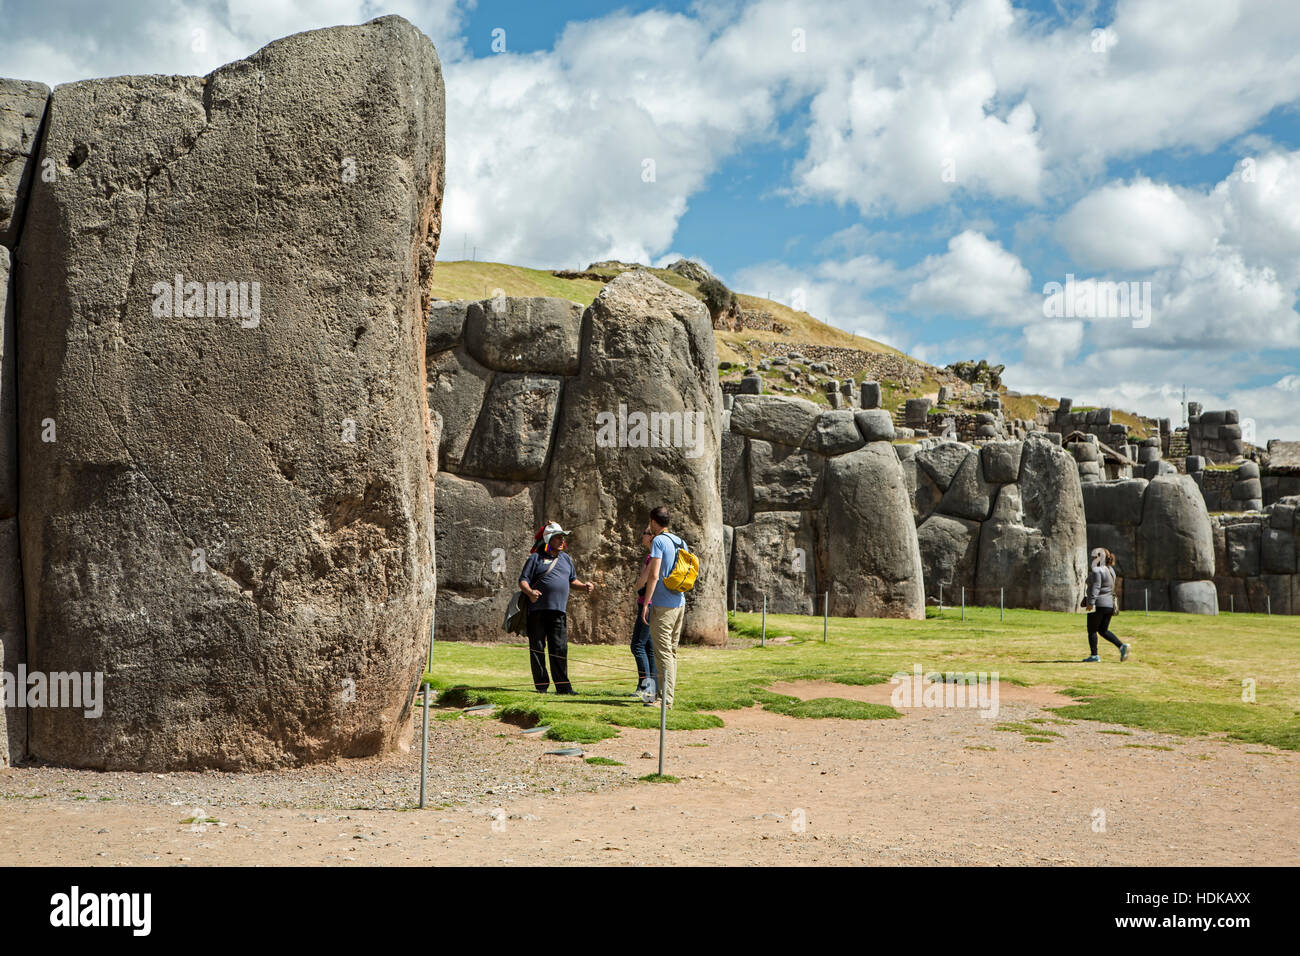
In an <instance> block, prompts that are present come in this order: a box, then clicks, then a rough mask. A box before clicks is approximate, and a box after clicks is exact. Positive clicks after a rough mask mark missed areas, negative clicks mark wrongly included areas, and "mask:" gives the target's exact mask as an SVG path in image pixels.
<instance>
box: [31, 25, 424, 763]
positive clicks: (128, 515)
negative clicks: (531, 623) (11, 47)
mask: <svg viewBox="0 0 1300 956" xmlns="http://www.w3.org/2000/svg"><path fill="white" fill-rule="evenodd" d="M443 113H444V98H443V87H442V79H441V74H440V69H439V64H438V59H437V55H436V54H435V52H434V49H433V45H432V44H431V43H430V42H429V40H428V39H427V38H426V37H424V36H423V35H422V34H421V33H420V32H419V31H418V30H416V29H415V28H414V27H413V26H411V24H409V23H407V22H406V21H405V20H402V19H401V18H398V17H385V18H382V19H379V20H374V21H372V22H370V23H367V24H365V25H362V26H356V27H339V28H334V29H328V30H319V31H314V32H311V33H303V34H298V35H295V36H291V37H288V38H286V39H283V40H279V41H277V42H275V43H272V44H270V45H269V46H267V47H265V48H263V49H262V50H260V51H258V52H257V53H255V54H253V55H252V56H250V57H248V58H247V59H245V60H240V61H239V62H236V63H231V64H229V65H227V66H224V67H222V68H220V69H218V70H216V71H215V72H213V73H211V74H209V75H208V76H207V77H201V78H200V77H169V76H138V77H116V78H112V79H104V80H90V81H86V82H81V83H72V84H68V85H65V86H60V87H59V88H58V89H57V90H56V91H55V92H54V94H53V95H52V99H51V103H50V108H49V118H48V120H47V129H46V132H45V136H44V143H43V147H42V151H41V156H42V159H43V160H44V159H48V160H50V161H51V162H52V166H53V169H54V171H55V175H54V177H53V181H51V182H46V181H45V180H44V179H43V178H38V179H36V180H35V181H34V183H33V187H32V195H31V199H30V202H29V204H28V210H27V216H26V221H25V223H24V226H23V236H22V243H21V245H20V253H19V262H20V271H19V283H18V288H19V303H20V315H19V323H18V346H19V356H20V377H19V380H20V390H21V396H20V401H19V420H20V431H19V436H20V437H19V441H20V443H21V449H22V455H21V468H22V484H21V499H20V502H19V510H20V522H21V531H22V551H23V569H24V582H25V588H26V597H27V633H28V645H29V649H30V659H29V661H28V666H29V667H31V668H34V669H39V670H42V671H46V672H53V671H72V672H101V673H103V675H104V711H103V716H102V717H100V718H99V719H97V720H94V719H85V718H84V717H83V716H82V713H81V712H80V711H76V710H72V709H68V708H59V709H55V708H45V709H42V710H35V711H32V712H31V713H30V714H29V719H30V724H31V726H30V731H29V736H30V742H31V751H32V754H33V755H34V756H35V757H38V758H41V759H44V760H50V761H55V762H59V763H67V764H73V765H77V766H87V767H99V768H110V769H111V768H123V769H160V770H165V769H181V768H227V769H245V768H254V767H263V766H274V765H282V764H292V763H298V762H305V761H311V760H319V759H324V758H328V757H331V756H336V755H363V754H372V753H376V752H378V751H381V750H384V749H387V748H391V747H393V746H394V745H398V744H400V743H402V742H404V741H405V739H406V733H405V732H406V731H407V730H408V729H409V721H410V715H411V701H412V698H413V694H414V691H415V688H416V685H417V683H418V679H419V674H420V672H421V668H422V666H423V663H424V660H423V658H424V648H425V647H426V641H427V633H428V624H429V617H430V614H431V611H432V605H433V599H434V568H433V528H432V521H433V516H432V507H431V501H430V476H429V458H430V450H429V442H430V440H431V439H430V435H429V427H430V426H429V417H428V411H427V407H426V404H425V400H424V381H425V369H424V361H423V359H424V337H425V323H424V314H425V309H426V308H427V301H426V297H427V292H426V290H427V288H428V283H429V281H430V279H431V275H432V266H433V257H434V254H435V252H436V250H437V245H438V237H439V232H440V207H441V198H442V191H443ZM226 283H229V285H224V284H226ZM178 286H179V288H178Z"/></svg>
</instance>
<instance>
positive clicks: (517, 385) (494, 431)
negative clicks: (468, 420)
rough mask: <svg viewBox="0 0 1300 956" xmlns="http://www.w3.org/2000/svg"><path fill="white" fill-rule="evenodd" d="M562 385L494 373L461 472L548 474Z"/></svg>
mask: <svg viewBox="0 0 1300 956" xmlns="http://www.w3.org/2000/svg"><path fill="white" fill-rule="evenodd" d="M560 387H561V380H560V379H558V378H552V377H551V376H548V375H510V374H498V375H496V376H495V377H494V378H493V379H492V386H491V388H490V389H489V390H488V393H487V397H486V398H485V399H484V401H483V409H482V411H480V412H479V416H478V424H477V425H475V426H474V431H473V434H471V436H470V439H469V443H468V444H467V445H466V446H465V454H464V457H463V458H462V459H461V462H460V472H459V473H460V474H462V475H469V476H476V477H480V478H497V479H505V480H510V481H539V480H541V479H543V478H545V477H546V460H547V456H548V455H549V454H550V451H551V436H552V435H553V434H554V433H555V420H556V414H557V412H558V410H559V406H560Z"/></svg>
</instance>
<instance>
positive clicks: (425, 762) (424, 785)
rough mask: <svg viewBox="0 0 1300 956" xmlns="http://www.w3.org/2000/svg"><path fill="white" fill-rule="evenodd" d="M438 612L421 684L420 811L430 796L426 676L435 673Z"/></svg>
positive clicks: (431, 622) (431, 628) (431, 621)
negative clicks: (422, 690)
mask: <svg viewBox="0 0 1300 956" xmlns="http://www.w3.org/2000/svg"><path fill="white" fill-rule="evenodd" d="M437 620H438V612H437V610H436V609H435V610H434V611H433V612H431V613H430V615H429V656H428V657H427V658H425V662H424V674H421V675H420V683H421V684H422V685H423V688H424V734H423V736H422V737H421V739H420V809H421V810H423V809H424V808H425V807H426V806H427V805H428V794H429V704H430V701H429V689H430V688H429V682H428V680H427V679H426V677H425V675H427V674H430V673H432V671H433V633H434V628H435V626H436V625H437Z"/></svg>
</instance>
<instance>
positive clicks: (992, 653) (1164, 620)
mask: <svg viewBox="0 0 1300 956" xmlns="http://www.w3.org/2000/svg"><path fill="white" fill-rule="evenodd" d="M931 613H932V614H934V613H935V612H934V611H933V610H932V611H931ZM966 616H967V620H966V621H965V622H962V621H961V620H960V611H958V610H952V609H946V610H945V611H944V612H943V614H942V616H940V617H931V618H929V619H927V620H924V621H893V620H880V619H867V618H832V619H831V621H830V628H829V642H828V643H826V644H823V643H822V640H821V638H822V622H821V618H813V617H798V616H792V615H769V616H768V619H767V625H768V630H767V634H768V637H769V638H772V637H779V636H785V635H790V636H793V637H794V638H795V640H794V641H792V642H789V643H781V644H768V645H767V646H766V647H760V646H759V645H758V641H757V640H756V638H757V635H758V623H759V616H758V615H755V614H739V615H735V619H734V622H733V633H732V638H733V640H732V646H731V647H728V648H726V649H722V648H705V647H684V648H682V650H681V653H680V657H679V664H678V680H679V685H678V692H677V701H676V707H675V708H674V710H673V711H671V712H670V713H669V715H668V726H669V728H670V729H673V730H693V729H701V728H705V727H718V726H721V725H722V722H723V721H722V719H721V718H719V717H718V716H717V715H716V714H714V713H709V712H710V711H724V712H725V711H727V710H732V709H735V708H740V707H749V706H752V705H754V704H761V705H763V706H764V707H765V708H767V709H769V710H772V711H775V712H778V713H784V714H790V715H792V716H796V717H807V718H818V717H840V718H851V719H876V718H888V717H896V716H898V714H897V713H896V712H895V711H894V710H893V709H892V708H889V707H881V706H877V705H871V704H865V703H862V702H859V701H851V700H843V699H840V698H834V697H831V698H823V699H819V700H810V701H799V700H798V699H796V698H793V697H787V696H782V695H779V694H773V693H771V692H770V691H768V690H767V689H766V688H767V687H768V686H770V685H771V684H772V683H773V682H776V681H788V680H803V679H818V680H829V681H836V682H839V683H844V684H874V683H880V682H883V681H887V680H888V679H889V677H890V675H891V674H893V673H894V672H896V671H905V672H909V673H910V672H911V670H912V667H913V665H914V664H920V665H921V666H922V667H923V668H924V669H925V671H926V672H927V673H929V672H931V671H962V672H968V671H976V672H978V671H986V672H992V671H997V672H998V674H999V676H1000V679H1001V680H1002V681H1004V682H1009V683H1012V684H1021V685H1036V684H1041V685H1047V686H1054V687H1061V688H1064V689H1065V693H1067V694H1068V695H1070V696H1071V697H1075V698H1077V699H1078V701H1079V703H1078V704H1075V705H1072V706H1068V707H1062V708H1058V710H1057V714H1058V716H1059V717H1061V718H1068V719H1070V720H1097V721H1105V722H1107V723H1114V724H1120V725H1123V726H1129V727H1141V728H1145V729H1148V730H1154V731H1160V732H1167V733H1174V734H1181V735H1187V736H1195V735H1201V734H1227V735H1228V736H1229V737H1232V738H1234V739H1238V740H1243V741H1248V742H1252V743H1256V744H1268V745H1271V746H1274V747H1280V748H1284V749H1287V750H1300V617H1282V616H1277V617H1271V618H1270V617H1265V616H1263V615H1258V614H1237V615H1231V614H1223V615H1220V616H1218V617H1202V616H1197V615H1190V614H1152V615H1151V616H1150V617H1146V616H1143V615H1142V614H1140V613H1136V614H1135V613H1132V612H1126V613H1124V614H1121V615H1120V616H1119V617H1117V618H1116V619H1115V624H1114V625H1112V629H1113V630H1114V631H1115V632H1116V633H1117V634H1119V635H1120V637H1121V638H1122V639H1124V640H1127V641H1129V642H1130V643H1131V644H1132V645H1133V656H1132V657H1130V659H1129V660H1128V661H1127V662H1125V663H1124V664H1120V663H1119V656H1118V653H1117V652H1116V651H1115V649H1114V648H1113V647H1111V645H1109V644H1106V643H1105V642H1102V652H1101V653H1102V663H1100V664H1083V663H1080V659H1081V658H1082V657H1083V656H1084V655H1085V654H1086V653H1087V638H1086V632H1085V630H1084V619H1083V616H1082V615H1081V614H1059V613H1051V612H1045V611H1023V610H1008V611H1007V612H1006V620H1005V621H999V619H998V611H997V609H996V608H967V611H966ZM569 659H570V677H571V678H572V679H573V680H574V682H575V686H576V687H577V689H578V690H579V691H580V692H581V693H580V695H579V696H577V697H557V696H555V695H554V694H546V695H541V694H537V693H536V692H535V691H533V690H532V688H531V682H530V678H529V671H528V650H527V648H526V646H524V645H479V644H461V643H453V642H444V643H439V644H438V645H437V650H436V652H435V655H434V668H433V678H432V682H433V685H434V687H436V688H437V689H439V690H440V691H442V693H441V695H440V699H439V705H438V706H439V716H440V717H442V718H444V719H456V718H457V717H458V713H459V712H458V708H461V707H468V706H470V705H473V704H480V703H493V704H496V705H497V709H496V710H494V711H492V712H491V713H492V715H493V716H497V717H503V718H504V719H506V720H510V721H513V722H516V723H518V724H520V725H523V726H532V725H535V724H539V723H547V724H550V725H551V729H550V731H549V732H548V733H547V736H549V737H551V738H552V739H555V740H564V741H576V742H585V743H589V742H593V741H596V740H601V739H603V738H606V737H610V736H613V735H615V734H617V733H618V728H619V727H657V726H658V723H659V709H658V708H657V707H644V706H642V704H641V701H640V700H639V699H637V698H634V697H629V696H627V693H628V692H629V691H631V689H632V687H633V686H634V684H635V669H634V666H633V663H632V655H631V653H630V651H629V650H628V648H627V647H625V646H612V647H611V646H593V645H570V648H569ZM1247 680H1250V681H1253V682H1254V694H1255V702H1254V703H1246V702H1243V700H1242V695H1243V681H1247ZM464 719H474V716H473V715H469V716H466V717H465V718H464ZM1033 730H1034V731H1035V732H1036V733H1038V734H1042V735H1044V736H1045V735H1046V734H1045V728H1037V727H1036V728H1033Z"/></svg>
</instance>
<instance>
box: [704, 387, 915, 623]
mask: <svg viewBox="0 0 1300 956" xmlns="http://www.w3.org/2000/svg"><path fill="white" fill-rule="evenodd" d="M893 436H894V426H893V422H892V421H891V419H890V417H889V414H888V413H887V412H885V411H883V410H882V409H874V410H872V409H868V410H859V411H857V412H854V411H852V410H849V409H841V410H832V411H823V410H822V409H820V408H819V407H818V406H816V405H814V404H812V403H811V402H808V401H805V400H803V399H798V398H788V397H784V396H777V395H740V396H737V397H736V400H735V403H734V404H733V406H732V409H731V411H730V412H728V413H727V415H726V416H725V417H724V429H723V433H722V493H723V516H724V520H725V521H726V525H727V529H726V531H727V536H728V544H729V548H728V550H729V553H730V568H731V579H732V584H731V587H730V588H729V592H728V593H729V594H734V603H735V607H736V609H738V610H748V611H753V610H759V609H761V608H762V607H763V599H764V595H766V597H767V607H768V609H769V610H771V611H782V612H786V613H811V612H812V611H813V610H814V609H817V610H820V609H821V607H822V595H823V594H824V593H826V592H829V611H830V613H831V614H833V615H837V616H845V617H901V618H921V617H924V615H925V604H924V594H923V585H922V577H921V574H922V572H921V556H920V553H919V551H918V549H917V542H916V528H915V525H914V524H913V523H912V521H911V520H910V516H909V514H908V505H907V490H906V487H905V483H904V477H903V470H902V467H901V466H900V463H899V460H898V456H897V455H896V454H895V452H894V448H893V446H892V445H891V444H890V440H891V439H892V438H893Z"/></svg>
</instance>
